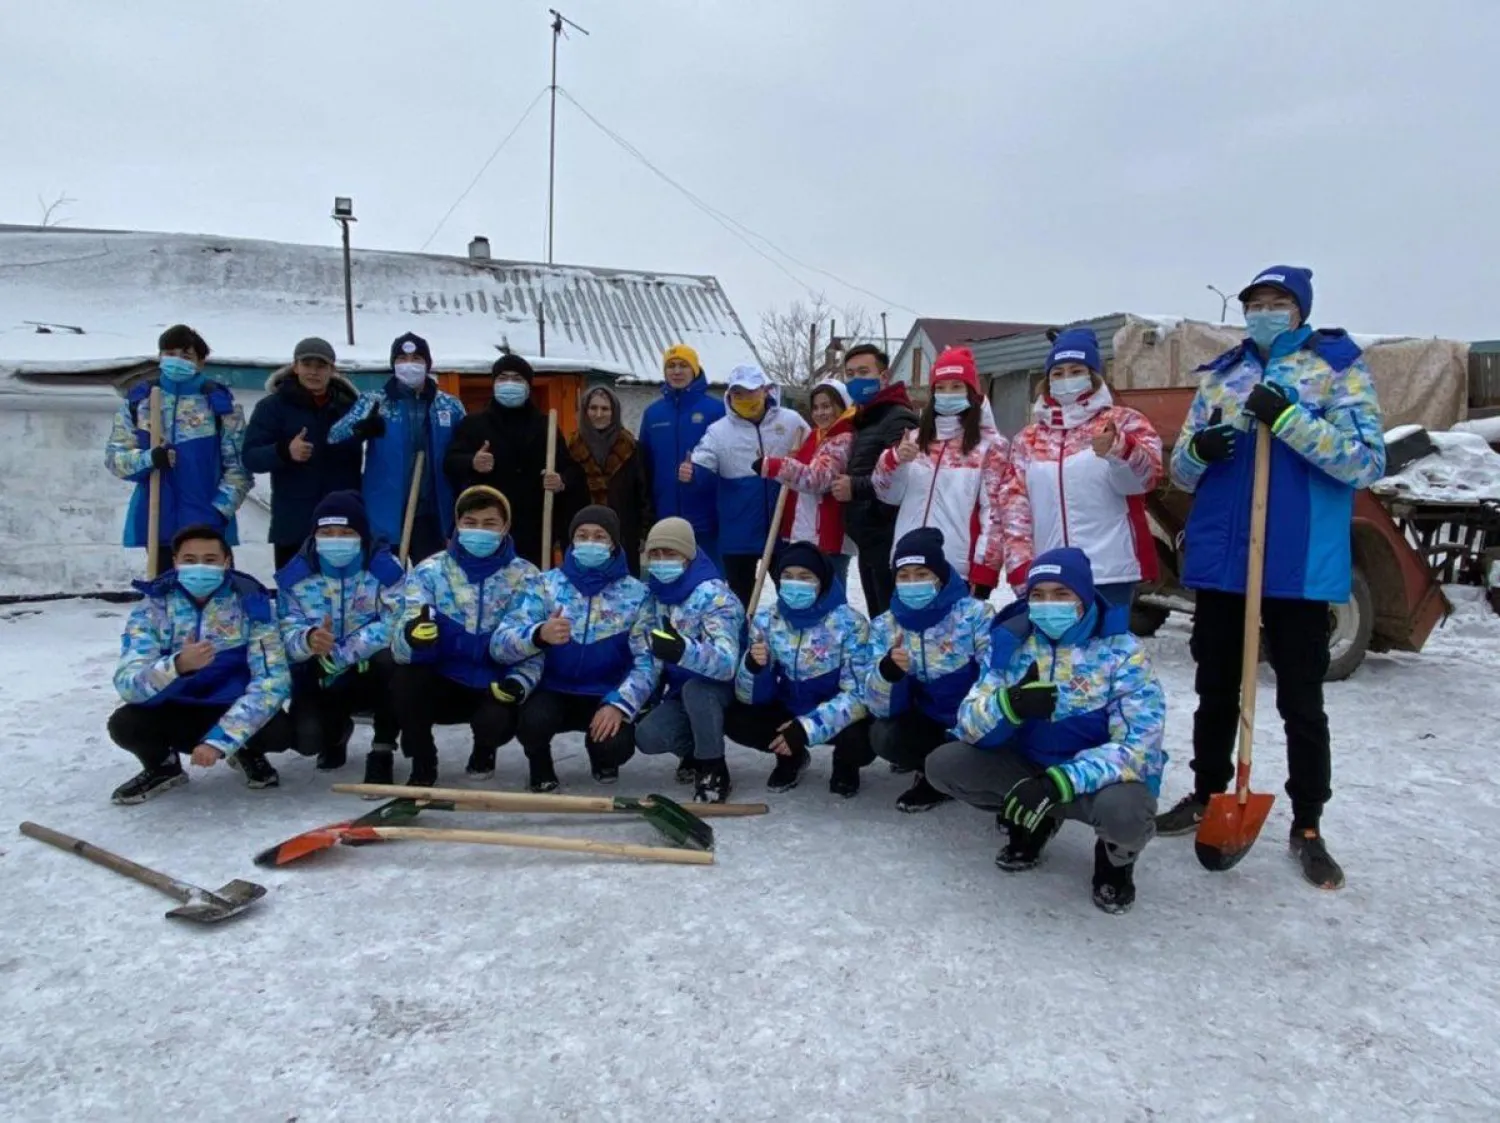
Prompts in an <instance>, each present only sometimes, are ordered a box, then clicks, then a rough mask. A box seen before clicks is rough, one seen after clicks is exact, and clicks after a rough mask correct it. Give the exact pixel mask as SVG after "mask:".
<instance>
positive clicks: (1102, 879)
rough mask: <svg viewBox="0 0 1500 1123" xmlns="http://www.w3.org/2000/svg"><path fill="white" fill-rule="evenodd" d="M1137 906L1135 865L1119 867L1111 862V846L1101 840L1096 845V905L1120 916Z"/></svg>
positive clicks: (1132, 863)
mask: <svg viewBox="0 0 1500 1123" xmlns="http://www.w3.org/2000/svg"><path fill="white" fill-rule="evenodd" d="M1133 904H1135V863H1134V862H1131V863H1130V864H1129V865H1126V866H1117V865H1115V864H1114V863H1113V862H1111V861H1110V860H1109V846H1108V844H1107V843H1106V842H1105V841H1104V840H1103V839H1102V838H1101V839H1098V840H1097V841H1096V842H1095V843H1094V905H1095V907H1097V908H1099V909H1101V910H1102V911H1104V912H1107V913H1112V914H1114V915H1116V916H1118V915H1119V914H1120V913H1122V912H1129V911H1130V906H1131V905H1133Z"/></svg>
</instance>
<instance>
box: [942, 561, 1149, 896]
mask: <svg viewBox="0 0 1500 1123" xmlns="http://www.w3.org/2000/svg"><path fill="white" fill-rule="evenodd" d="M1166 720H1167V705H1166V696H1165V695H1164V694H1163V693H1162V688H1161V683H1159V682H1158V681H1157V679H1156V674H1155V672H1153V671H1152V669H1151V662H1150V660H1149V659H1147V658H1146V652H1145V649H1144V648H1143V647H1142V646H1141V643H1140V641H1139V640H1138V639H1136V638H1135V637H1134V636H1133V635H1131V634H1130V608H1129V606H1128V605H1118V604H1111V602H1110V601H1108V600H1107V599H1106V598H1105V597H1104V595H1103V594H1102V593H1100V592H1098V587H1097V586H1096V585H1095V584H1094V575H1093V570H1092V567H1091V566H1090V565H1089V559H1088V557H1087V556H1086V555H1085V554H1084V553H1083V551H1082V550H1079V549H1077V548H1066V549H1060V550H1050V551H1048V552H1046V553H1044V554H1042V555H1040V556H1039V557H1038V558H1037V559H1036V563H1035V564H1034V565H1033V566H1032V567H1031V572H1030V574H1029V575H1028V577H1027V579H1026V587H1025V589H1024V591H1023V595H1022V598H1021V599H1020V600H1019V601H1017V602H1016V603H1015V604H1012V605H1008V606H1007V607H1006V608H1005V609H1004V611H1002V612H1001V613H1000V616H999V618H998V619H997V620H996V621H995V624H994V627H993V628H992V629H991V630H990V649H989V657H988V659H987V660H986V661H985V665H984V668H983V670H982V673H981V676H980V679H979V681H978V682H977V683H975V685H974V688H973V689H972V690H970V691H969V693H968V696H967V697H965V698H964V700H963V703H962V704H961V705H960V706H959V707H958V726H957V730H956V732H957V734H958V736H959V737H960V738H961V739H960V740H959V741H955V742H952V743H950V744H947V745H944V746H943V747H942V748H940V749H938V750H937V751H936V752H934V753H933V754H932V755H931V756H930V757H928V758H927V776H928V778H929V779H930V780H931V781H932V784H933V786H934V787H935V788H937V789H938V790H940V791H943V792H946V793H947V794H948V795H951V796H953V797H954V798H955V799H960V800H962V801H963V802H965V803H967V804H970V805H971V806H974V807H978V808H981V809H982V810H985V811H992V812H995V813H996V814H997V815H998V816H999V819H1000V822H1001V823H1002V825H1003V826H1004V827H1005V830H1006V832H1007V835H1008V841H1007V842H1006V844H1005V847H1004V849H1002V850H1001V851H1000V853H999V855H998V856H997V857H996V858H995V864H996V865H997V866H999V867H1000V868H1001V869H1002V870H1005V871H1006V872H1007V873H1020V872H1022V871H1024V870H1029V869H1032V868H1033V867H1035V866H1036V864H1037V863H1038V862H1039V861H1041V857H1042V849H1043V848H1044V847H1045V846H1046V845H1047V843H1048V841H1049V840H1050V839H1051V838H1052V836H1053V835H1054V834H1056V833H1057V830H1058V828H1059V827H1060V826H1061V825H1062V820H1064V819H1076V820H1078V821H1079V822H1084V823H1088V824H1089V825H1090V826H1092V827H1093V828H1094V830H1095V832H1096V834H1097V835H1098V838H1097V840H1096V841H1095V843H1094V904H1095V905H1097V906H1098V907H1099V908H1100V909H1102V910H1104V911H1105V912H1108V913H1122V912H1126V911H1127V910H1128V909H1129V908H1130V906H1131V905H1132V904H1134V903H1135V872H1134V871H1135V863H1136V859H1137V858H1138V857H1139V856H1140V853H1141V850H1142V848H1143V847H1144V846H1145V845H1146V843H1147V842H1149V841H1150V840H1151V836H1152V835H1153V834H1154V833H1155V824H1154V822H1153V819H1154V816H1155V815H1156V797H1157V794H1158V793H1159V792H1160V790H1161V774H1162V770H1163V769H1164V768H1165V767H1166V763H1167V754H1166V752H1165V751H1163V749H1162V733H1163V730H1164V729H1165V727H1166Z"/></svg>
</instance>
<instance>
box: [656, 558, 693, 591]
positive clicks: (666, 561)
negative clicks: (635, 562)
mask: <svg viewBox="0 0 1500 1123" xmlns="http://www.w3.org/2000/svg"><path fill="white" fill-rule="evenodd" d="M646 571H647V572H648V573H650V574H651V576H652V577H655V578H656V579H657V580H658V581H660V582H661V583H662V584H663V585H670V584H671V583H672V582H673V581H676V580H677V579H678V578H679V577H681V576H682V575H683V574H684V573H686V572H687V562H685V561H679V560H678V559H676V558H660V559H658V560H656V561H654V562H648V563H647V564H646Z"/></svg>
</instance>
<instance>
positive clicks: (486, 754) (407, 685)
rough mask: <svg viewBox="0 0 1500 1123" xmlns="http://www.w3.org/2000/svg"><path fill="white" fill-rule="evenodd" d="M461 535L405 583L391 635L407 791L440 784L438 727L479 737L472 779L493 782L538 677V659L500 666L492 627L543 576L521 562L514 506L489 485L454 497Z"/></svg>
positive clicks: (470, 768)
mask: <svg viewBox="0 0 1500 1123" xmlns="http://www.w3.org/2000/svg"><path fill="white" fill-rule="evenodd" d="M454 514H455V516H456V519H457V522H458V529H457V531H455V532H454V535H453V541H452V543H451V544H450V545H449V546H448V548H447V549H446V550H444V551H443V552H442V553H440V554H434V555H433V556H432V557H430V558H428V559H427V560H426V561H424V562H423V563H422V564H421V565H419V566H417V568H416V569H414V570H412V571H411V574H410V575H409V576H408V577H407V579H406V594H405V608H404V613H403V616H402V619H401V624H400V626H399V627H398V628H396V629H395V633H394V635H393V636H392V637H391V640H392V642H391V652H392V654H394V655H395V657H396V664H397V666H396V673H395V675H394V677H393V679H392V690H391V693H392V696H393V699H394V702H395V706H396V720H397V722H398V723H399V724H400V726H401V751H402V752H404V753H405V754H406V755H407V757H409V758H410V760H411V779H409V780H407V783H408V784H410V785H414V786H416V787H424V788H430V787H433V786H435V785H436V784H437V774H438V768H437V765H438V754H437V742H436V741H434V740H433V736H432V727H433V726H434V725H458V724H466V725H468V726H469V728H470V729H471V730H473V733H474V749H473V751H472V752H471V753H470V754H469V764H468V767H467V768H466V769H465V772H467V774H468V775H470V776H472V777H474V778H476V779H481V780H487V779H489V778H490V777H491V776H493V775H494V774H495V754H496V753H497V752H498V751H499V749H500V746H501V745H503V744H505V743H506V742H507V741H509V740H510V739H511V738H512V737H514V736H515V733H516V721H517V719H518V717H519V716H520V711H521V704H522V703H523V702H524V701H525V700H526V697H527V695H528V694H530V693H531V691H532V690H533V689H534V688H535V686H536V682H537V679H538V678H540V677H541V673H542V660H541V657H540V656H539V655H538V656H531V657H529V658H525V659H520V660H517V661H514V662H502V661H501V660H500V659H499V658H497V655H496V651H495V648H494V635H495V629H496V628H498V627H499V626H500V621H501V620H502V619H504V618H505V614H506V613H507V612H509V611H510V610H511V609H512V608H514V607H515V606H516V605H517V604H519V603H520V599H521V597H522V596H523V595H524V590H525V589H527V588H532V587H535V583H536V581H537V580H538V579H539V578H540V577H541V574H540V573H538V572H537V568H536V566H534V565H532V564H531V563H530V562H529V561H527V560H526V559H525V558H522V557H520V556H518V555H517V553H516V547H515V543H514V542H512V541H511V538H510V503H509V501H508V500H507V499H506V498H505V496H504V495H502V494H500V492H498V491H496V490H495V489H494V488H491V487H482V486H481V487H471V488H469V489H468V490H467V491H465V492H464V493H463V494H462V495H460V496H459V497H458V502H457V503H456V504H455V509H454Z"/></svg>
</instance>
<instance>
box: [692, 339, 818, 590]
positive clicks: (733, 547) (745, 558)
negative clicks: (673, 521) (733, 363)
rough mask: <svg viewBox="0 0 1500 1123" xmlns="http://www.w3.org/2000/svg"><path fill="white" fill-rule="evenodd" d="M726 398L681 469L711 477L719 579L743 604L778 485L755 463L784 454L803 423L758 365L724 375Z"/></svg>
mask: <svg viewBox="0 0 1500 1123" xmlns="http://www.w3.org/2000/svg"><path fill="white" fill-rule="evenodd" d="M728 398H729V412H728V413H727V414H725V415H724V416H723V417H721V418H720V419H719V420H718V421H715V422H714V423H713V424H712V425H710V426H709V427H708V431H707V432H706V433H704V434H703V439H702V440H700V441H699V442H698V445H697V447H696V448H694V449H693V455H692V457H691V461H690V462H689V463H687V464H684V465H683V466H682V474H683V477H684V478H685V479H692V478H693V477H694V475H695V474H696V473H697V472H711V473H713V475H714V476H716V477H717V481H716V485H715V486H716V488H717V492H718V506H719V556H720V557H721V558H722V560H723V562H724V567H723V568H724V578H725V580H727V581H728V582H729V587H730V588H731V589H733V590H734V595H735V596H737V597H739V598H740V603H741V604H748V603H749V602H750V594H751V591H752V590H753V589H754V588H755V571H756V569H757V568H759V566H760V555H761V553H762V552H763V551H764V550H765V545H766V538H767V537H768V536H769V535H770V533H771V516H772V515H773V514H774V513H775V511H776V493H777V492H778V491H779V490H780V489H779V488H778V486H777V485H776V484H773V483H771V482H769V481H767V480H764V479H762V478H761V476H760V472H759V471H758V470H757V463H758V462H760V461H764V460H765V459H767V458H768V457H777V456H788V455H790V454H791V453H792V452H793V451H794V450H796V449H797V448H798V447H799V446H800V445H801V444H802V441H803V439H804V438H805V437H806V436H807V433H808V428H807V422H806V421H803V420H802V417H801V415H800V414H798V413H796V412H794V411H793V410H789V409H782V408H781V406H779V405H777V404H776V397H775V395H774V394H773V393H772V392H771V380H770V379H769V378H767V377H766V372H765V371H763V370H761V369H760V367H757V366H748V365H747V366H738V367H735V368H734V370H733V371H731V372H730V374H729V394H728Z"/></svg>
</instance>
